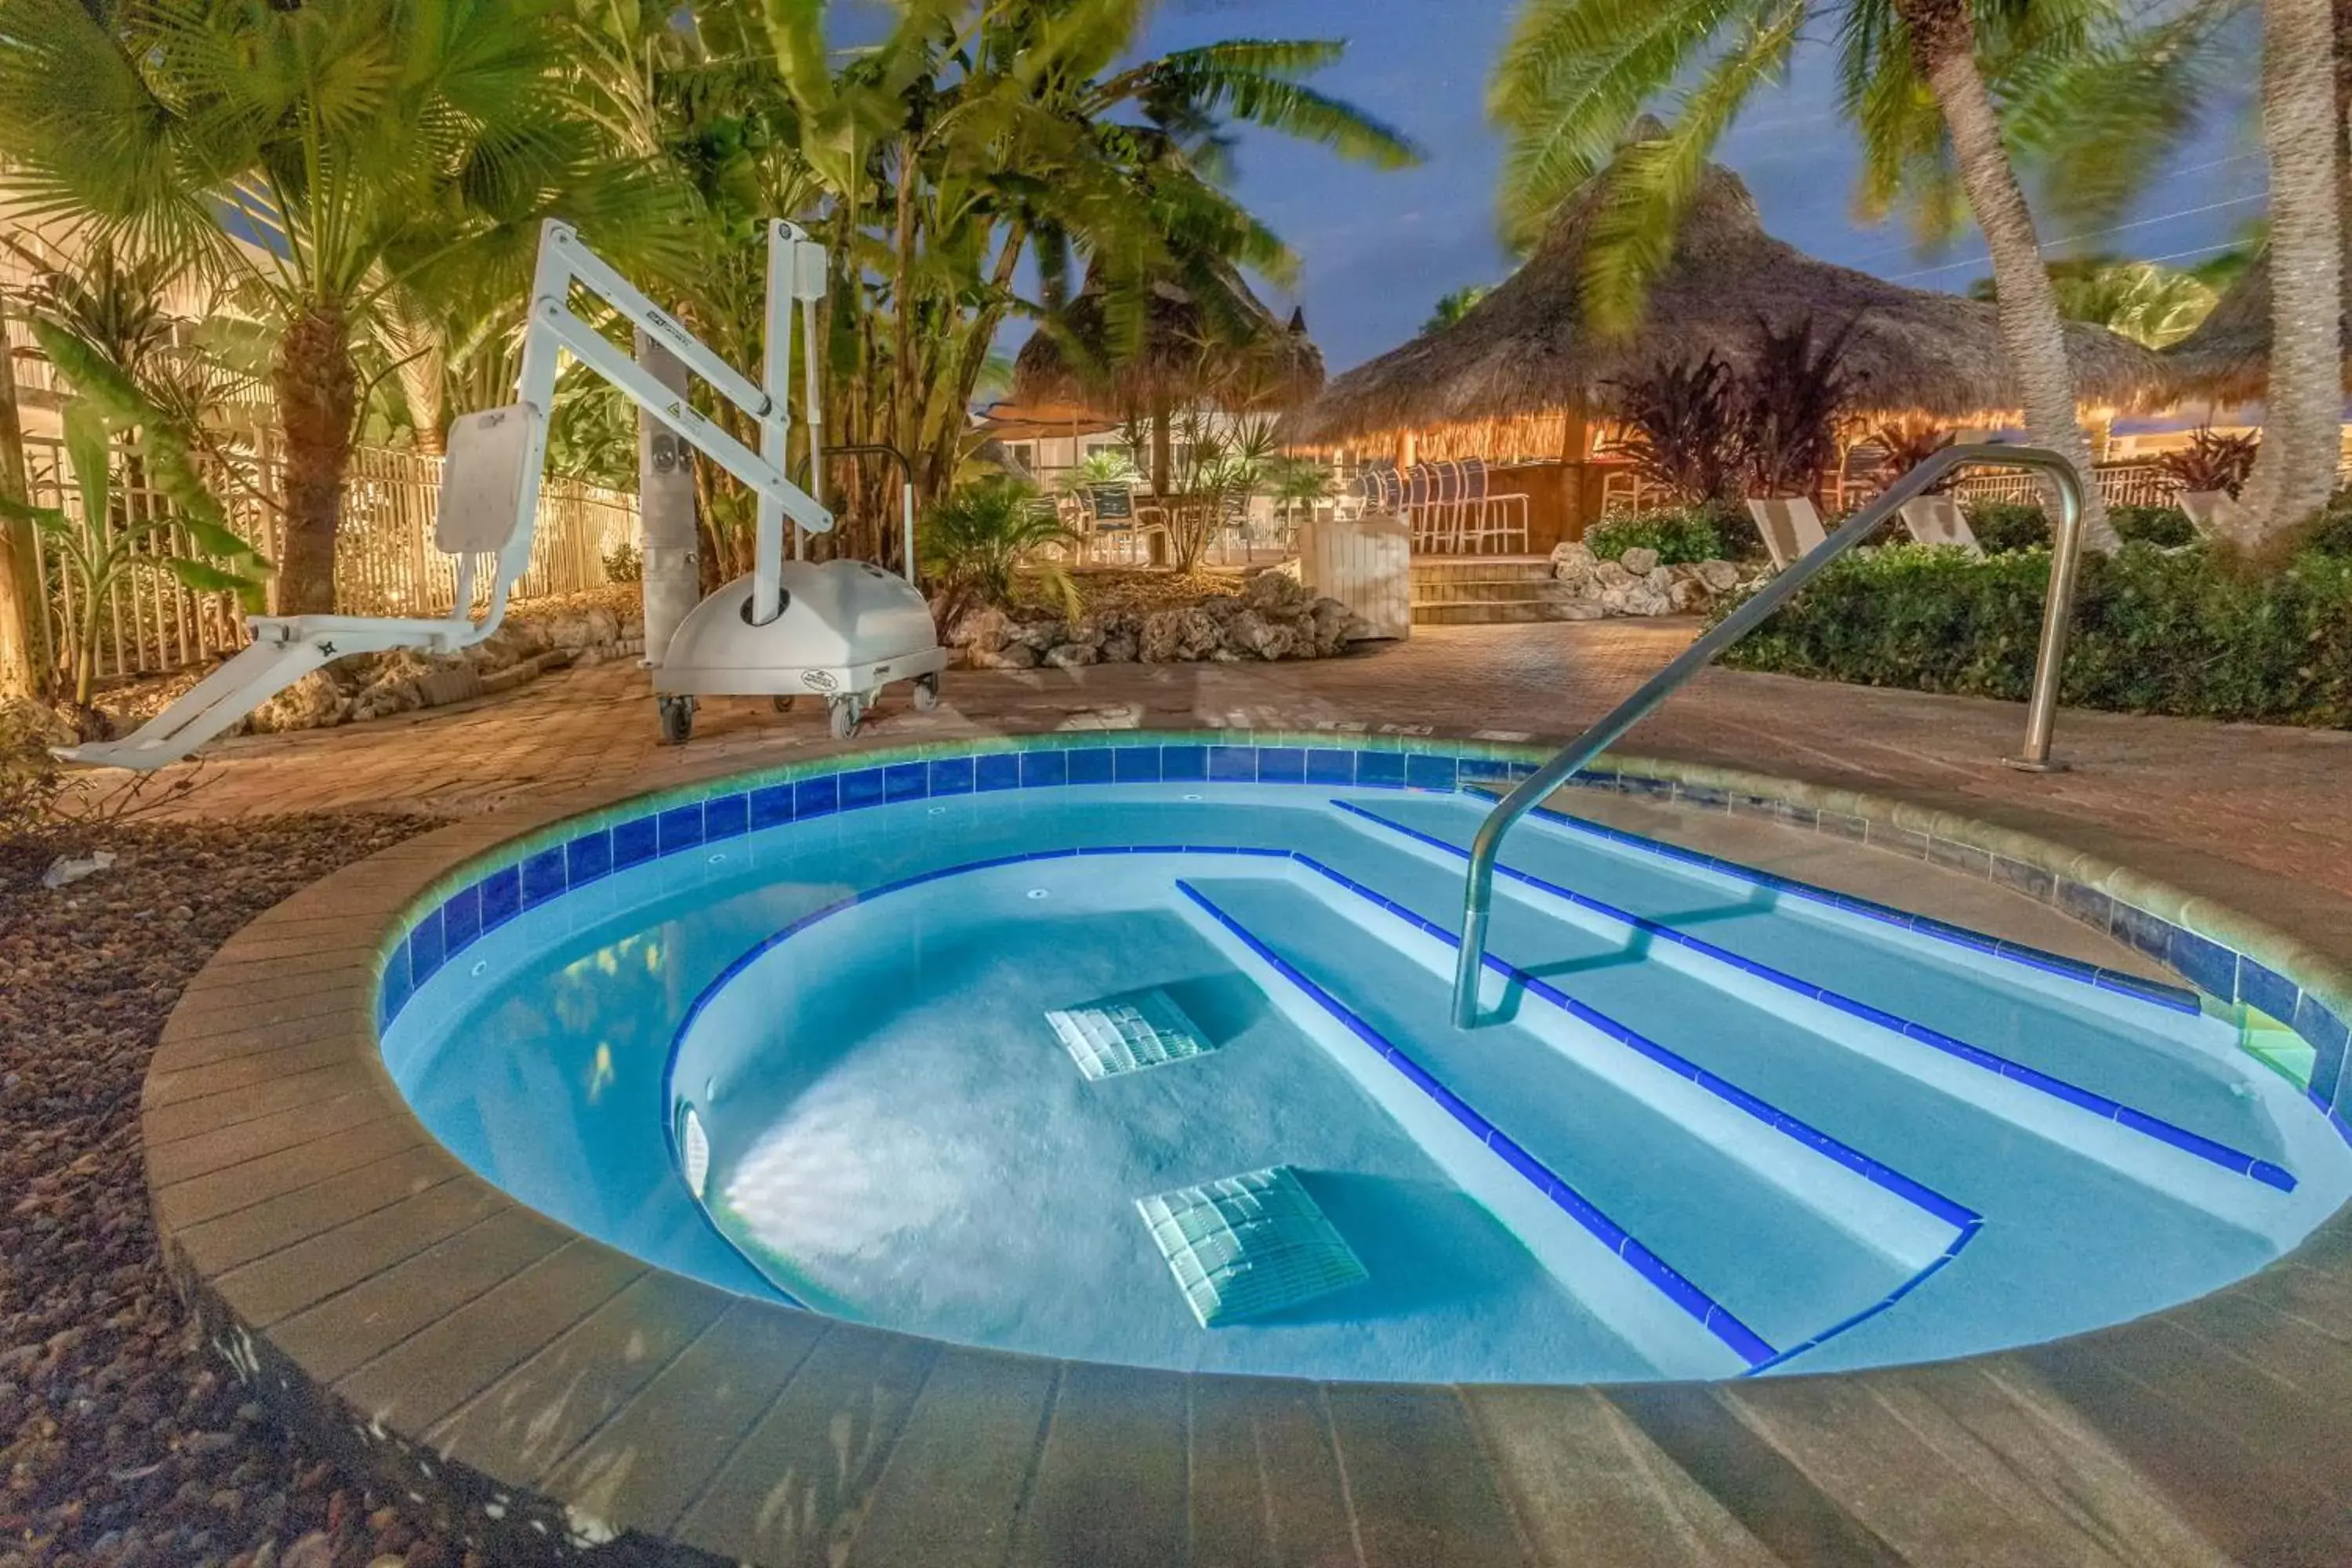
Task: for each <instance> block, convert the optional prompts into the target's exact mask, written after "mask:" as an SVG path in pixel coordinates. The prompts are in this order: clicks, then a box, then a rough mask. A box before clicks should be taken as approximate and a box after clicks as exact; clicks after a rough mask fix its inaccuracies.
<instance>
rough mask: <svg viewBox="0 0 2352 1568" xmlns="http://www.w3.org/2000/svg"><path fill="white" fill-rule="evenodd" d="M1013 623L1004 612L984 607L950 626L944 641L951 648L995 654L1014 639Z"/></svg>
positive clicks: (972, 611)
mask: <svg viewBox="0 0 2352 1568" xmlns="http://www.w3.org/2000/svg"><path fill="white" fill-rule="evenodd" d="M1013 632H1014V627H1013V622H1012V620H1011V619H1010V618H1009V617H1008V616H1006V615H1005V614H1004V612H1003V611H1002V610H999V609H995V608H992V607H991V606H989V605H981V606H979V607H978V608H976V609H973V610H970V611H967V612H966V613H965V614H964V615H963V616H962V617H961V619H959V620H958V621H957V622H956V623H955V624H954V625H953V626H950V627H949V628H948V635H947V637H946V638H945V639H944V640H945V642H946V643H947V646H948V647H962V648H978V649H981V650H982V651H985V652H989V653H993V652H995V651H996V650H997V649H998V648H1000V647H1003V646H1004V645H1005V644H1006V643H1007V642H1010V641H1011V640H1012V639H1013Z"/></svg>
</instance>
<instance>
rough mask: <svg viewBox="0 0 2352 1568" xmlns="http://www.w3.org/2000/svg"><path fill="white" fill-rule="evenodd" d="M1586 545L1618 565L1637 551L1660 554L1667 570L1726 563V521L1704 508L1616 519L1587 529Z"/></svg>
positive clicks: (1690, 508) (1585, 535)
mask: <svg viewBox="0 0 2352 1568" xmlns="http://www.w3.org/2000/svg"><path fill="white" fill-rule="evenodd" d="M1584 542H1585V545H1586V546H1587V547H1588V548H1589V549H1591V552H1592V553H1594V554H1595V555H1598V556H1599V557H1601V559H1602V560H1603V561H1614V560H1616V559H1618V558H1619V557H1620V556H1622V555H1623V554H1624V553H1625V552H1627V551H1628V550H1632V549H1634V548H1636V547H1640V548H1644V549H1649V550H1654V551H1656V552H1658V563H1659V564H1661V565H1664V566H1679V565H1683V564H1685V563H1691V562H1698V561H1721V560H1723V559H1725V555H1724V548H1725V547H1724V540H1723V523H1722V519H1721V517H1720V516H1719V515H1718V514H1717V513H1715V512H1712V511H1708V510H1705V509H1703V508H1700V507H1678V508H1675V509H1673V510H1660V511H1643V512H1634V513H1633V514H1632V515H1630V516H1626V517H1613V518H1611V519H1610V520H1609V521H1606V522H1597V523H1595V524H1593V525H1592V526H1591V528H1589V529H1587V530H1586V531H1585V534H1584Z"/></svg>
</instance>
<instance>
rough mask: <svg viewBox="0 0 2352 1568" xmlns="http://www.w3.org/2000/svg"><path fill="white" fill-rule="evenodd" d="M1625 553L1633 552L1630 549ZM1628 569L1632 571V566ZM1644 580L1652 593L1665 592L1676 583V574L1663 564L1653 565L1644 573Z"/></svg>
mask: <svg viewBox="0 0 2352 1568" xmlns="http://www.w3.org/2000/svg"><path fill="white" fill-rule="evenodd" d="M1625 553H1626V554H1628V555H1631V554H1633V552H1632V551H1630V550H1628V551H1627V552H1625ZM1627 570H1628V571H1630V570H1632V568H1630V567H1629V568H1627ZM1642 581H1643V583H1644V584H1647V585H1648V587H1649V590H1650V592H1651V593H1653V594H1663V593H1664V592H1665V591H1666V590H1667V589H1669V588H1672V587H1673V586H1674V585H1675V574H1673V573H1671V572H1669V571H1667V570H1666V569H1665V568H1664V567H1663V566H1653V567H1651V568H1650V569H1649V570H1648V571H1647V572H1645V573H1643V574H1642Z"/></svg>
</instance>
